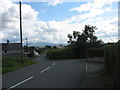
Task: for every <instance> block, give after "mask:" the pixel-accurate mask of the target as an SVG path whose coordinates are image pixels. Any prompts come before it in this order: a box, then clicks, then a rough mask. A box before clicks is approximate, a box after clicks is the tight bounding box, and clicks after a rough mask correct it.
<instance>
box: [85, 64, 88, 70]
mask: <svg viewBox="0 0 120 90" xmlns="http://www.w3.org/2000/svg"><path fill="white" fill-rule="evenodd" d="M85 69H86V71H87V70H88V66H87V63H85Z"/></svg>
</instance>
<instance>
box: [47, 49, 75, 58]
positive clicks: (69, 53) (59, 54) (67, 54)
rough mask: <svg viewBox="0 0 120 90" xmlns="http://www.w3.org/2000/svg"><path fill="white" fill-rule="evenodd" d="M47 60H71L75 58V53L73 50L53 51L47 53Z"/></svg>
mask: <svg viewBox="0 0 120 90" xmlns="http://www.w3.org/2000/svg"><path fill="white" fill-rule="evenodd" d="M46 55H47V58H49V59H73V58H76V57H77V56H76V52H75V49H74V48H70V47H69V48H64V49H54V50H49V51H48V52H47V54H46Z"/></svg>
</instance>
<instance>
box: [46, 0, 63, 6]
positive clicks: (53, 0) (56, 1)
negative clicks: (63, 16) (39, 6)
mask: <svg viewBox="0 0 120 90" xmlns="http://www.w3.org/2000/svg"><path fill="white" fill-rule="evenodd" d="M48 3H49V4H50V5H52V6H56V5H57V4H61V3H62V0H50V1H49V2H48Z"/></svg>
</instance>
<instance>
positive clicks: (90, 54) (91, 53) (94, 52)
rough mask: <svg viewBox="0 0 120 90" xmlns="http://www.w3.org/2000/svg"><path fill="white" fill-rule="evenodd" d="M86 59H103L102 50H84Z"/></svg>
mask: <svg viewBox="0 0 120 90" xmlns="http://www.w3.org/2000/svg"><path fill="white" fill-rule="evenodd" d="M86 55H87V57H104V49H103V48H90V49H87V50H86Z"/></svg>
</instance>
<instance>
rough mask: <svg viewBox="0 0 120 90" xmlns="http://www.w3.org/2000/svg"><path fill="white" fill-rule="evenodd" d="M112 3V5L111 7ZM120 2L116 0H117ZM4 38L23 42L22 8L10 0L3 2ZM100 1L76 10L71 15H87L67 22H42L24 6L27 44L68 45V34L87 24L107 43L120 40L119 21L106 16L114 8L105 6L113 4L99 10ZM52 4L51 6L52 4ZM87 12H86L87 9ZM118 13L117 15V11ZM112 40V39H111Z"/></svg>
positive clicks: (0, 10) (1, 7)
mask: <svg viewBox="0 0 120 90" xmlns="http://www.w3.org/2000/svg"><path fill="white" fill-rule="evenodd" d="M108 1H111V2H110V3H108ZM114 1H116V0H114ZM0 2H1V3H0V16H2V18H0V21H2V22H0V27H2V32H0V38H2V39H3V41H6V40H7V39H10V41H14V42H19V41H20V39H19V6H18V5H17V4H13V3H12V2H10V1H9V0H8V2H6V1H5V0H2V1H0ZM59 2H60V3H61V1H60V0H57V1H56V2H54V3H51V4H52V5H53V6H55V5H57V4H58V3H59ZM97 2H98V0H95V1H94V2H93V3H94V4H93V3H89V2H88V3H86V4H83V5H81V6H80V7H75V8H72V9H71V11H74V10H76V11H78V12H84V11H88V13H82V14H81V13H80V14H79V15H76V16H73V17H71V18H69V19H67V20H63V21H48V22H44V21H38V19H37V15H38V12H37V11H35V10H34V9H33V8H32V7H31V6H30V5H26V4H23V5H22V16H23V40H25V38H26V37H28V40H29V42H30V43H40V42H49V43H66V42H67V40H68V38H67V34H68V33H71V34H72V32H73V31H82V29H84V25H85V24H91V25H95V26H97V28H98V30H97V31H96V35H97V36H98V37H99V38H101V39H102V40H103V41H105V42H108V41H109V42H110V41H113V40H112V39H115V40H116V37H115V35H116V34H117V33H118V32H117V31H118V27H117V22H118V19H117V17H111V16H106V13H110V12H113V11H114V10H113V9H112V7H108V6H104V5H106V4H111V3H112V2H113V1H112V0H107V1H105V0H104V1H103V0H102V2H103V3H100V4H99V6H97ZM49 4H50V3H49ZM85 6H86V8H83V7H85ZM114 12H115V13H116V11H114ZM41 13H42V11H41ZM109 37H110V38H109Z"/></svg>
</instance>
